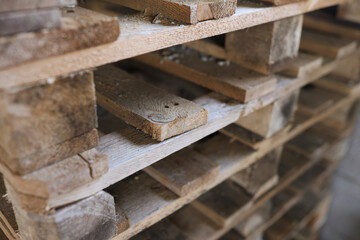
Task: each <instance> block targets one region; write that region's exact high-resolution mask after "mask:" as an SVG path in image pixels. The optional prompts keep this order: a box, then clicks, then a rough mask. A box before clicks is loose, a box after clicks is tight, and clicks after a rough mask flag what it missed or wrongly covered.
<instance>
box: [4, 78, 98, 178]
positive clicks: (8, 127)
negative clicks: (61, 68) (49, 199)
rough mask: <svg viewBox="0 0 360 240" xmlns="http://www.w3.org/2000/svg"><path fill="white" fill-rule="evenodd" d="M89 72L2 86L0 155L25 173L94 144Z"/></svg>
mask: <svg viewBox="0 0 360 240" xmlns="http://www.w3.org/2000/svg"><path fill="white" fill-rule="evenodd" d="M95 104H96V103H95V89H94V82H93V75H92V72H89V71H85V72H79V73H76V74H71V75H69V76H64V77H59V78H56V79H48V80H47V81H45V82H41V83H37V84H33V85H30V86H23V87H18V88H13V89H10V90H7V91H3V92H0V105H1V108H0V131H1V133H2V137H1V139H0V157H1V161H2V162H3V163H4V164H6V166H7V167H8V168H10V169H11V171H13V172H15V173H17V174H26V173H29V172H31V171H34V170H36V169H39V168H41V167H44V166H46V165H49V164H52V163H54V162H56V161H59V160H61V159H64V158H66V157H69V156H71V155H74V154H76V153H79V152H83V151H85V150H88V149H90V148H93V147H95V146H96V145H97V142H98V136H97V131H96V129H94V128H96V127H97V117H96V108H95Z"/></svg>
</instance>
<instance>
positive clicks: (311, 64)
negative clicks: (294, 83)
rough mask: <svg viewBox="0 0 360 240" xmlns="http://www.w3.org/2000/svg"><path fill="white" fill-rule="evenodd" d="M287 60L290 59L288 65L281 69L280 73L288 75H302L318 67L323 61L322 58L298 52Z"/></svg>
mask: <svg viewBox="0 0 360 240" xmlns="http://www.w3.org/2000/svg"><path fill="white" fill-rule="evenodd" d="M289 61H291V63H290V64H289V67H288V68H287V69H285V70H284V71H282V72H281V74H284V75H285V76H289V77H304V76H306V75H307V74H309V73H311V72H313V71H314V70H315V69H318V68H319V67H320V66H321V65H322V63H323V58H322V57H320V56H316V55H310V54H306V53H303V52H300V53H299V55H298V56H297V57H296V58H294V59H292V60H289Z"/></svg>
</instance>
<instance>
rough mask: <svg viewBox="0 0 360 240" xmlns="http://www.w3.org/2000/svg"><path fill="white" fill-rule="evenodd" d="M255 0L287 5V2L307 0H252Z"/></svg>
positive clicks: (256, 0) (255, 0)
mask: <svg viewBox="0 0 360 240" xmlns="http://www.w3.org/2000/svg"><path fill="white" fill-rule="evenodd" d="M251 1H254V2H264V3H269V4H272V5H276V6H279V5H285V4H290V3H296V2H301V1H306V0H251Z"/></svg>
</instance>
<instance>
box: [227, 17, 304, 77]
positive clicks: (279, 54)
mask: <svg viewBox="0 0 360 240" xmlns="http://www.w3.org/2000/svg"><path fill="white" fill-rule="evenodd" d="M302 20H303V17H302V15H300V16H296V17H291V18H286V19H282V20H279V21H275V22H271V23H266V24H263V25H259V26H255V27H252V28H248V29H245V30H240V31H236V32H231V33H228V34H226V38H225V49H226V51H229V52H233V53H234V54H235V53H236V58H237V61H236V63H238V64H240V63H241V65H243V66H244V67H247V68H250V69H252V70H255V71H258V72H261V73H264V74H268V73H270V72H271V66H273V65H275V64H277V63H279V62H280V61H282V60H285V59H289V58H293V57H296V56H297V54H298V50H299V44H300V36H301V27H302Z"/></svg>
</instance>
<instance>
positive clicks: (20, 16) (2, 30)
mask: <svg viewBox="0 0 360 240" xmlns="http://www.w3.org/2000/svg"><path fill="white" fill-rule="evenodd" d="M0 4H1V3H0ZM60 19H61V11H60V10H59V9H57V8H46V9H34V10H25V11H19V12H6V13H1V12H0V35H1V36H7V35H13V34H16V33H22V32H34V31H39V30H42V29H53V28H58V27H60V25H61V21H60Z"/></svg>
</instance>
